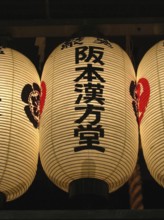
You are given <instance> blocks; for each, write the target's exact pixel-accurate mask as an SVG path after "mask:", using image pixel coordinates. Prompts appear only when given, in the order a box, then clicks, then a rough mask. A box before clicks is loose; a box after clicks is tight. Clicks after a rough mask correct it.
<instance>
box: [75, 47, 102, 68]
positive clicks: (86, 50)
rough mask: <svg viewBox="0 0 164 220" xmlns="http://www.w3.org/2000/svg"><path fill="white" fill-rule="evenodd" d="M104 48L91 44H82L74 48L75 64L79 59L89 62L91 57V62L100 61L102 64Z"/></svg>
mask: <svg viewBox="0 0 164 220" xmlns="http://www.w3.org/2000/svg"><path fill="white" fill-rule="evenodd" d="M103 50H104V48H102V47H93V46H89V47H87V46H83V47H77V48H75V59H76V60H75V62H76V64H77V63H79V62H80V61H82V60H84V61H85V62H89V61H90V60H91V59H92V58H93V60H92V62H93V63H100V64H101V65H104V62H103V61H102V57H103V54H104V52H103Z"/></svg>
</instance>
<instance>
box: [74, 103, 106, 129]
mask: <svg viewBox="0 0 164 220" xmlns="http://www.w3.org/2000/svg"><path fill="white" fill-rule="evenodd" d="M75 110H85V112H84V114H83V115H82V116H81V117H80V118H79V119H77V120H76V121H75V122H76V123H79V124H80V123H82V122H83V121H84V119H86V118H87V117H88V116H89V115H95V120H94V121H91V122H89V123H90V124H91V125H95V124H97V123H99V122H100V119H101V114H100V113H101V111H104V107H101V106H100V107H99V106H94V105H90V104H88V105H87V106H80V107H75Z"/></svg>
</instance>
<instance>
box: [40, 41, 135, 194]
mask: <svg viewBox="0 0 164 220" xmlns="http://www.w3.org/2000/svg"><path fill="white" fill-rule="evenodd" d="M42 81H43V82H44V83H45V85H46V98H45V100H43V101H42V102H44V107H43V109H42V115H41V120H40V157H41V162H42V165H43V169H44V170H45V172H46V174H47V175H48V177H49V178H50V179H51V181H52V182H53V183H54V184H56V185H57V186H59V187H60V188H61V189H63V190H65V191H68V187H69V184H70V182H72V181H73V180H76V179H80V178H96V179H100V180H103V181H105V182H106V183H107V184H108V185H109V191H110V192H112V191H114V190H116V189H117V188H119V187H120V186H122V185H123V184H124V183H125V182H126V181H127V180H128V179H129V178H130V176H131V174H132V172H133V170H134V167H135V165H136V160H137V155H138V126H137V120H136V116H135V114H134V111H133V106H132V101H133V99H132V97H131V94H130V84H131V82H132V81H133V82H134V81H135V73H134V69H133V66H132V63H131V61H130V59H129V57H128V56H127V54H126V53H125V52H124V50H123V49H122V48H121V47H119V46H118V45H116V44H115V43H110V42H109V41H108V40H104V39H99V38H93V37H85V38H75V39H72V40H71V41H68V42H64V43H63V44H61V45H59V46H58V47H57V48H56V49H55V50H54V51H53V52H52V53H51V54H50V56H49V57H48V59H47V61H46V63H45V66H44V69H43V74H42ZM44 97H45V95H44Z"/></svg>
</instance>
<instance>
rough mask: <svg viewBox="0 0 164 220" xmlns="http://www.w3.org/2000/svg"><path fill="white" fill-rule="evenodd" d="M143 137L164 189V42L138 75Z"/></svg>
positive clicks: (148, 161) (145, 150)
mask: <svg viewBox="0 0 164 220" xmlns="http://www.w3.org/2000/svg"><path fill="white" fill-rule="evenodd" d="M137 81H138V84H137V90H136V92H137V96H138V103H139V106H138V110H139V123H140V134H141V141H142V148H143V154H144V158H145V161H146V164H147V167H148V169H149V171H150V173H151V175H152V176H153V178H154V179H155V180H156V181H157V182H158V183H159V184H160V185H161V186H163V187H164V150H163V148H164V127H163V121H164V114H163V111H164V41H160V42H158V43H156V44H155V45H154V46H153V47H152V48H150V49H149V50H148V51H147V53H146V54H145V55H144V57H143V58H142V60H141V62H140V64H139V67H138V71H137Z"/></svg>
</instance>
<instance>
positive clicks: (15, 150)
mask: <svg viewBox="0 0 164 220" xmlns="http://www.w3.org/2000/svg"><path fill="white" fill-rule="evenodd" d="M39 81H40V80H39V76H38V74H37V71H36V68H35V67H34V65H33V64H32V62H31V61H30V60H29V59H28V58H26V57H25V56H24V55H23V54H21V53H19V52H18V51H15V50H13V49H10V48H0V192H1V193H2V194H4V195H5V196H6V199H7V201H10V200H13V199H16V198H17V197H19V196H21V195H22V194H23V193H24V192H25V191H26V190H27V189H28V188H29V186H30V185H31V183H32V181H33V179H34V177H35V174H36V169H37V162H38V150H39V132H38V129H37V127H38V120H39V105H38V104H39V97H40V88H39V85H40V82H39Z"/></svg>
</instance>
